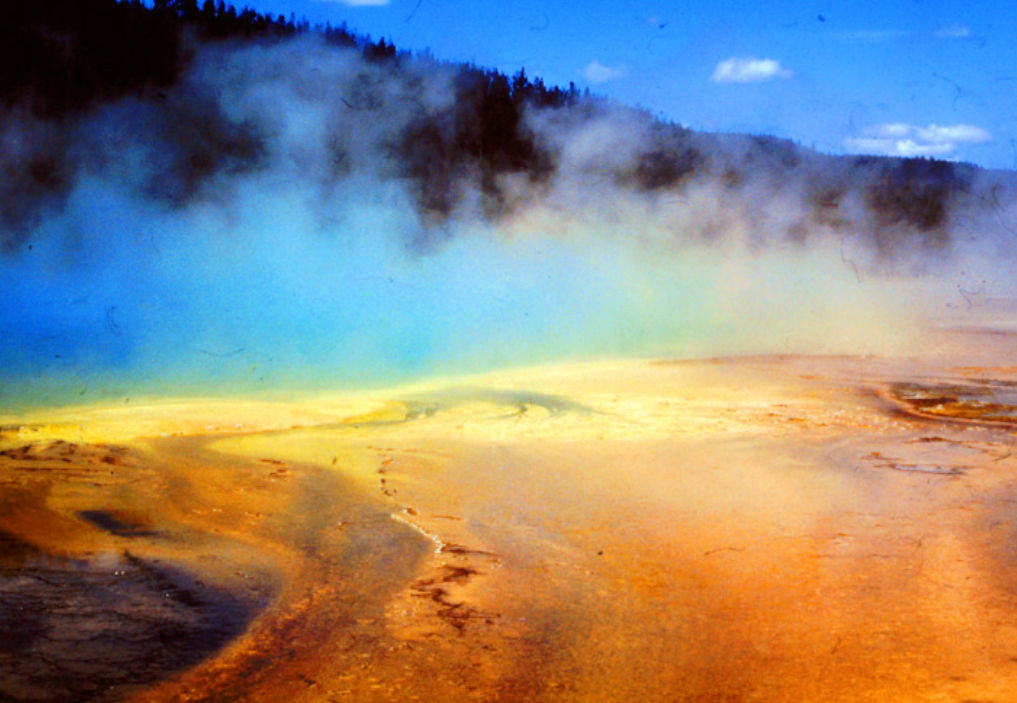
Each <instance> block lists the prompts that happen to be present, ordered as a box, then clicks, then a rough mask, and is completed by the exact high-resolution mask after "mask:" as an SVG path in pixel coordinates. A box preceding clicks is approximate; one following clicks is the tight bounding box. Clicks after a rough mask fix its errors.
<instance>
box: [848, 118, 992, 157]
mask: <svg viewBox="0 0 1017 703" xmlns="http://www.w3.org/2000/svg"><path fill="white" fill-rule="evenodd" d="M991 139H992V135H991V134H989V132H988V131H986V130H984V129H982V128H981V127H976V126H975V125H969V124H957V125H937V124H930V125H928V126H927V127H919V126H917V125H910V124H905V123H903V122H887V123H884V124H879V125H874V126H872V127H867V128H866V129H864V130H863V131H862V133H861V135H860V136H856V137H855V136H852V137H847V138H846V139H845V140H844V145H845V147H847V149H848V150H849V151H853V152H857V153H864V154H882V155H884V156H943V157H949V156H953V155H954V153H955V152H956V151H957V147H958V146H959V145H961V144H978V143H981V142H987V141H990V140H991Z"/></svg>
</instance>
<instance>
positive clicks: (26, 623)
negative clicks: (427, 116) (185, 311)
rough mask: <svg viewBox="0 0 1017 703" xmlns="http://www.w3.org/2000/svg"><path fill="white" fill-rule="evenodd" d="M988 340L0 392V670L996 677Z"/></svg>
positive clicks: (262, 688)
mask: <svg viewBox="0 0 1017 703" xmlns="http://www.w3.org/2000/svg"><path fill="white" fill-rule="evenodd" d="M1014 341H1015V337H1014V335H1013V334H1012V333H1010V332H1007V331H1006V330H1005V329H1000V328H993V329H988V328H978V329H967V330H963V331H957V330H954V331H952V332H948V333H947V332H942V333H939V336H938V337H937V338H936V339H935V340H932V341H930V343H929V345H928V346H927V347H926V348H923V349H917V348H916V356H915V357H914V358H908V359H893V358H886V357H854V356H843V357H808V356H785V357H775V356H774V357H744V358H729V359H704V360H681V361H668V360H631V361H612V362H602V363H589V364H573V365H566V366H557V367H551V368H543V369H532V370H521V371H514V372H505V373H499V374H490V375H485V376H475V377H471V378H468V379H458V380H455V381H449V382H434V383H432V384H429V385H419V386H415V387H407V388H399V389H395V390H393V391H391V392H387V393H373V394H365V395H363V396H352V395H350V396H320V397H315V398H303V399H300V400H293V401H286V402H283V401H278V400H276V401H268V400H236V401H223V400H215V401H208V402H202V401H197V400H159V401H149V402H144V401H139V400H137V399H131V401H130V402H129V403H123V402H122V403H120V404H118V405H116V406H103V407H98V406H93V407H86V408H72V409H60V410H47V411H39V412H37V413H36V414H34V415H31V416H21V417H8V418H5V419H4V422H5V424H4V426H3V434H2V444H0V450H2V451H0V505H2V506H3V508H2V510H0V594H2V597H0V700H4V701H85V700H99V701H112V700H130V701H177V700H188V701H273V702H274V701H291V702H293V703H296V702H297V701H332V702H335V701H412V700H420V701H461V700H486V701H594V700H596V701H609V700H610V701H628V700H633V701H711V702H714V701H889V700H892V701H958V702H960V701H968V702H969V703H970V702H973V701H981V702H987V701H999V702H1002V701H1009V700H1014V698H1015V696H1017V608H1015V606H1017V550H1015V546H1014V545H1015V544H1017V542H1015V539H1017V489H1015V484H1014V480H1013V477H1014V475H1015V474H1017V451H1015V436H1014V431H1015V424H1014V420H1015V407H1017V398H1015V396H1017V345H1015V344H1014ZM945 349H950V350H951V351H950V352H949V353H947V352H945V351H943V350H945Z"/></svg>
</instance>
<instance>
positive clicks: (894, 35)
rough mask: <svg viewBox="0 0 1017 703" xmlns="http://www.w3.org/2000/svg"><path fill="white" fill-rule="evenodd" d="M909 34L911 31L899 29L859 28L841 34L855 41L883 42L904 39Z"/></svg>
mask: <svg viewBox="0 0 1017 703" xmlns="http://www.w3.org/2000/svg"><path fill="white" fill-rule="evenodd" d="M911 34H912V33H911V32H908V31H905V30H901V29H860V30H857V31H854V32H847V33H845V34H843V35H841V36H843V37H845V38H846V39H854V40H856V41H866V42H884V41H894V40H896V39H905V38H907V37H909V36H911Z"/></svg>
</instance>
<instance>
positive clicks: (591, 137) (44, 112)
mask: <svg viewBox="0 0 1017 703" xmlns="http://www.w3.org/2000/svg"><path fill="white" fill-rule="evenodd" d="M4 20H5V21H4V22H3V23H2V24H0V54H2V55H0V61H2V64H0V65H3V66H4V69H3V73H2V75H0V103H2V105H3V110H4V116H3V122H2V132H0V229H2V235H0V236H2V243H3V247H4V248H5V249H6V250H8V251H16V250H18V249H19V248H20V247H21V246H23V244H24V243H25V242H26V241H28V240H29V239H30V237H31V233H32V232H33V230H34V229H36V228H37V227H38V225H39V223H40V221H41V220H42V219H43V218H44V217H45V216H46V214H48V213H54V212H59V210H60V208H61V205H62V202H63V200H64V199H65V198H66V197H67V195H68V193H69V192H70V191H71V190H72V189H73V187H74V185H75V183H76V182H77V181H78V179H79V178H80V177H81V175H82V174H83V173H89V172H90V173H95V172H97V171H101V170H103V169H108V168H109V166H110V163H112V162H116V161H117V159H118V158H119V157H118V153H119V152H118V149H119V150H123V149H124V148H127V146H129V145H137V144H144V145H146V148H149V149H158V152H159V157H158V158H154V157H151V158H150V159H149V161H150V163H148V164H146V165H144V166H142V167H138V166H136V165H135V166H132V167H131V168H133V169H134V170H133V171H131V174H132V175H131V178H130V179H128V180H129V181H130V182H129V183H126V186H127V187H130V188H132V189H134V191H136V193H137V194H138V195H139V196H140V197H144V198H146V199H150V200H154V201H160V202H163V203H165V204H167V205H168V206H169V207H181V206H183V205H185V204H187V203H189V202H192V201H193V200H194V199H195V198H201V197H207V196H208V195H209V191H210V189H211V184H213V183H219V184H221V182H222V180H223V179H225V178H234V177H243V176H244V174H256V173H258V172H261V171H264V170H266V169H276V168H279V167H280V158H281V157H282V155H283V153H282V151H280V149H281V148H282V147H281V143H280V142H279V138H280V134H281V132H280V131H279V130H280V129H281V127H279V125H278V124H275V121H277V120H278V118H277V116H272V115H269V114H268V113H265V112H259V111H247V112H245V110H246V109H247V108H248V107H249V105H250V103H245V102H243V101H240V102H236V103H230V102H229V99H228V98H227V95H226V93H229V94H230V95H231V96H233V97H236V96H237V94H238V91H242V90H244V89H246V88H252V89H253V86H254V85H255V83H256V82H257V81H259V80H263V81H264V86H268V85H271V86H272V87H273V89H279V90H281V91H282V92H281V95H284V96H291V97H294V100H297V101H299V102H300V104H301V109H304V107H306V105H304V104H303V103H304V102H305V101H310V102H313V103H314V104H315V105H316V106H317V108H320V109H321V110H322V111H324V113H326V114H324V116H323V117H322V119H323V125H324V126H323V130H324V134H322V135H320V137H321V138H320V141H318V142H316V147H317V149H318V151H319V157H310V156H305V157H301V158H308V159H311V160H312V161H314V164H315V167H314V168H312V169H306V168H304V169H300V168H298V166H299V165H297V164H294V163H291V164H290V167H292V168H294V169H296V170H298V171H299V172H300V177H302V178H310V179H313V180H314V181H315V182H316V183H318V185H321V186H323V187H324V186H328V187H333V186H335V184H337V183H341V182H343V181H344V179H345V180H349V179H352V178H353V177H354V174H363V173H365V172H367V173H369V174H370V177H371V178H372V179H378V181H380V182H388V183H393V184H396V185H398V186H399V187H400V188H404V189H405V190H406V192H407V193H408V194H409V196H410V197H411V199H412V202H413V203H415V207H416V210H417V214H418V216H419V226H420V232H419V233H418V234H416V235H414V236H413V237H411V239H413V240H414V242H415V243H416V244H417V245H420V246H432V245H435V244H438V243H440V240H441V236H440V235H436V234H434V232H435V231H436V230H439V229H440V228H441V226H442V224H443V223H444V222H447V221H448V220H450V219H456V218H462V217H471V218H472V217H480V218H483V219H486V220H488V221H497V220H499V219H502V218H505V217H510V216H513V215H514V214H516V213H517V212H518V211H519V210H520V209H521V208H525V207H527V206H529V205H533V204H534V203H543V204H545V205H549V206H552V207H553V206H555V203H558V204H559V205H561V204H562V202H563V201H562V200H561V199H562V198H564V199H565V200H568V202H569V205H570V206H571V205H576V204H581V203H586V202H587V198H585V197H584V196H582V195H577V193H583V192H586V193H589V194H590V195H589V198H588V199H589V200H590V201H593V202H596V203H601V204H602V206H603V203H605V202H608V203H609V202H610V201H611V198H613V197H628V196H629V195H632V196H638V197H640V198H643V201H642V202H644V203H651V204H652V203H654V202H659V201H660V200H661V196H668V197H672V196H674V197H672V201H674V198H678V199H679V200H680V199H681V198H682V197H685V196H688V194H689V192H690V189H693V190H694V189H697V188H698V189H700V190H701V189H702V188H704V187H709V188H710V189H711V191H710V192H711V193H712V195H713V196H714V197H715V198H716V199H725V198H726V199H728V200H732V201H734V202H737V203H739V204H740V205H739V207H740V208H741V210H742V211H743V212H748V211H752V210H753V209H754V210H755V214H750V215H749V216H748V224H747V226H748V227H749V228H751V229H753V233H752V237H753V238H755V239H759V240H769V239H774V238H778V239H780V238H788V239H790V240H792V241H803V240H805V239H807V238H808V237H809V236H810V235H811V233H812V232H813V231H815V230H817V229H825V230H827V231H850V232H851V233H853V234H859V236H864V237H868V238H870V239H871V242H872V243H873V244H874V247H875V250H876V251H877V253H878V254H879V255H892V254H894V252H896V251H897V250H898V249H899V248H900V247H901V245H902V244H905V245H907V246H908V247H915V246H917V247H921V248H930V247H931V248H943V247H945V246H947V245H948V244H949V241H950V237H951V225H955V224H956V223H957V221H958V218H966V217H969V216H970V213H971V212H973V211H975V210H978V209H979V208H986V207H987V208H996V209H997V210H998V209H999V208H1004V209H1005V205H1006V203H1009V202H1011V201H1012V200H1013V194H1014V179H1013V177H1012V174H1009V173H988V172H986V171H983V170H981V169H978V168H976V167H974V166H970V165H966V164H956V163H951V162H944V161H936V160H930V159H896V158H882V157H864V156H863V157H833V156H826V155H821V154H818V153H816V152H814V151H812V150H809V149H806V148H803V147H801V146H798V145H796V144H794V143H792V142H790V141H786V140H782V139H776V138H773V137H766V136H753V135H713V134H705V133H697V132H693V131H691V130H688V129H685V128H683V127H680V126H678V125H676V124H672V123H668V122H666V121H663V120H661V119H658V118H656V117H655V116H652V115H649V114H648V113H646V112H645V111H641V110H638V109H636V108H630V107H624V106H620V105H617V104H614V103H611V102H609V101H606V100H604V99H601V98H598V97H596V96H590V95H589V94H588V93H580V92H579V91H577V89H576V87H575V86H574V85H570V86H568V87H567V88H560V87H553V86H546V85H544V84H543V82H542V81H541V80H540V79H531V78H529V77H528V76H527V75H526V73H525V71H520V72H519V73H518V74H516V75H514V76H508V75H505V74H503V73H501V72H499V71H496V70H491V69H484V68H481V67H477V66H473V65H452V64H448V63H445V62H441V61H439V60H436V59H434V58H433V57H431V56H430V55H426V54H425V55H418V56H414V55H413V54H411V53H410V52H407V51H403V50H400V49H397V48H396V47H395V46H393V45H392V44H391V43H389V42H386V41H385V39H378V40H376V41H375V40H372V39H371V38H369V37H365V36H361V35H358V34H356V33H354V32H352V31H350V30H349V29H347V28H346V27H345V26H340V27H332V26H316V27H312V26H310V25H309V24H308V23H307V22H306V21H305V20H302V19H298V18H295V17H292V16H291V17H288V18H287V17H283V16H276V17H273V16H267V15H263V14H261V13H259V12H257V11H254V10H251V9H246V8H245V9H240V10H238V9H236V8H235V7H233V6H232V5H228V4H225V3H224V2H223V1H222V0H216V1H214V2H213V0H204V2H202V3H199V2H198V0H156V2H155V3H154V6H151V7H149V6H146V5H145V4H142V3H141V2H140V1H139V0H119V1H118V0H44V1H39V0H10V1H9V2H7V3H6V4H5V18H4ZM254 51H260V52H268V53H263V54H262V56H263V57H265V56H271V57H272V58H271V59H268V60H267V65H273V66H277V67H278V68H279V70H280V71H282V72H283V73H284V74H285V75H273V76H270V77H265V76H262V77H259V76H258V75H254V74H256V72H248V74H247V75H239V76H234V77H233V78H232V79H231V80H233V81H234V82H233V83H226V82H223V72H224V71H227V70H230V66H231V65H232V64H231V62H233V64H236V63H237V62H242V61H243V60H244V59H242V58H240V57H243V56H248V55H250V53H251V52H254ZM321 52H329V53H328V56H331V57H332V59H331V60H332V61H333V63H332V64H329V66H330V67H329V68H328V71H327V72H328V75H327V76H325V73H326V70H325V69H323V68H322V65H321V64H320V57H321V56H322V53H321ZM234 69H235V66H234ZM237 81H239V83H240V85H239V86H238V85H237ZM280 86H282V87H280ZM127 105H132V106H133V107H131V108H130V109H128V108H127V107H125V106H127ZM287 105H288V103H286V102H285V101H281V102H279V103H277V105H276V110H278V111H285V110H286V109H287ZM293 105H294V107H295V106H296V105H297V102H294V103H293ZM111 124H115V125H116V126H115V128H112V129H113V132H115V134H112V133H106V132H104V130H108V129H111V128H110V127H109V125H111ZM114 137H115V138H114ZM287 153H289V152H287ZM287 158H288V157H287ZM351 182H352V181H351ZM372 182H373V181H372ZM605 196H606V198H605ZM775 199H779V200H780V201H781V203H782V205H781V207H780V208H779V210H780V212H777V211H776V209H775V208H772V207H768V205H767V204H768V203H773V202H775V201H776V200H775ZM789 202H790V203H792V204H793V207H792V206H790V205H788V203H789ZM753 204H755V205H757V206H758V207H754V206H753ZM1002 217H1003V219H1004V220H1005V218H1006V216H1005V213H1004V216H1002ZM715 219H716V218H715ZM996 219H997V220H999V219H1000V218H999V217H997V218H996ZM721 220H722V218H721ZM696 226H697V227H698V228H699V231H696V232H683V233H681V234H680V236H705V237H709V236H714V235H715V234H716V230H717V229H718V228H722V227H723V226H724V223H723V221H712V222H706V223H705V224H704V223H697V225H696ZM1003 229H1004V230H1005V232H1009V226H1008V225H1007V226H1005V227H1004V228H1003ZM676 236H679V235H676Z"/></svg>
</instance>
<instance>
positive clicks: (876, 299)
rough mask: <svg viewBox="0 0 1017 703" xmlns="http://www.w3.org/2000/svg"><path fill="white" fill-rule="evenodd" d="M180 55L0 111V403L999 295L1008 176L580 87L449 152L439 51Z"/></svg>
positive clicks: (693, 334)
mask: <svg viewBox="0 0 1017 703" xmlns="http://www.w3.org/2000/svg"><path fill="white" fill-rule="evenodd" d="M193 49H194V52H195V53H194V56H193V58H192V60H191V61H190V63H189V67H188V68H187V69H186V71H185V72H184V73H183V74H182V76H181V78H180V79H179V80H178V81H177V82H176V83H174V84H173V85H171V86H169V87H167V88H166V89H164V90H158V91H157V90H152V91H149V92H147V93H145V94H143V95H141V96H129V97H125V98H120V99H117V100H114V101H107V102H101V103H94V104H92V105H91V106H90V107H89V108H88V109H87V110H84V111H82V112H79V113H74V114H73V115H71V116H68V115H64V116H62V117H52V118H41V117H38V116H32V115H31V113H30V112H29V111H28V110H26V109H23V108H22V107H19V106H12V107H10V108H9V109H8V110H7V111H6V114H5V115H4V117H3V120H2V122H0V129H2V132H0V148H2V153H0V158H2V160H3V167H4V173H5V176H4V178H5V185H4V187H3V191H2V193H0V198H2V201H0V202H2V205H3V214H4V217H3V218H2V222H3V232H2V235H3V237H2V242H3V252H4V253H3V255H2V256H0V276H2V280H3V282H4V283H3V294H2V295H0V334H2V337H3V341H2V343H0V383H2V385H0V392H2V396H0V403H2V405H3V406H4V407H17V406H20V405H31V404H36V403H48V402H66V401H68V400H92V399H96V398H108V397H121V396H131V395H134V394H148V393H166V392H173V393H192V392H199V391H200V392H203V393H209V392H219V391H223V390H239V391H248V390H258V389H263V388H264V389H271V390H279V389H287V388H294V387H297V388H321V387H336V388H342V387H351V386H363V385H374V384H380V383H389V382H392V381H399V380H406V379H411V378H416V377H420V376H424V375H430V374H445V373H453V372H460V371H474V370H482V369H488V368H492V367H497V366H507V365H514V364H527V363H534V362H545V361H554V360H559V359H568V358H580V357H583V358H585V357H592V356H604V355H665V354H666V355H702V354H717V353H742V352H877V353H878V352H887V351H901V350H906V349H908V347H909V345H911V344H912V343H913V340H914V336H913V335H914V333H915V331H916V330H917V329H918V328H919V327H920V326H922V325H925V324H927V323H929V322H930V321H933V322H940V323H941V322H943V321H944V320H952V321H962V320H964V319H965V316H966V315H970V314H973V313H971V311H972V310H975V309H976V308H979V309H984V308H986V306H991V305H993V304H996V303H998V302H999V301H1002V300H1007V299H1012V298H1014V297H1015V295H1017V291H1015V288H1014V286H1015V284H1014V283H1013V277H1012V275H1011V271H1012V270H1013V263H1014V261H1013V258H1012V254H1013V235H1014V232H1015V231H1017V205H1015V204H1014V196H1015V193H1017V181H1015V179H1014V177H1013V174H1009V173H991V172H985V171H981V170H979V169H975V168H974V167H968V166H963V165H951V164H938V165H936V164H933V163H932V162H891V161H889V160H886V161H883V160H865V159H848V158H834V157H826V156H821V155H818V154H815V153H812V152H809V151H808V150H804V149H801V148H798V147H795V146H794V145H791V144H789V143H784V142H778V141H776V140H769V139H760V138H750V137H746V136H738V135H703V134H695V133H691V132H688V131H686V130H682V129H680V128H677V127H674V126H669V125H664V124H662V123H660V122H659V121H657V120H656V119H655V118H653V117H651V116H649V115H647V114H645V113H643V112H640V111H638V110H635V109H632V108H628V107H623V106H619V105H614V104H610V103H607V102H604V101H601V100H596V99H582V98H576V99H575V100H573V101H571V102H570V103H569V104H567V105H561V106H554V107H541V106H539V105H538V104H536V103H534V102H529V103H526V104H524V106H523V108H522V113H521V114H522V116H521V123H520V124H519V125H518V126H517V127H513V129H517V130H518V132H519V133H520V134H524V135H526V137H527V139H528V140H529V142H528V143H529V144H531V145H532V146H533V148H534V149H535V150H536V152H535V153H537V156H534V155H533V154H529V155H525V158H523V162H525V163H523V162H520V164H514V163H512V162H506V163H504V164H500V165H499V164H497V163H496V164H495V167H493V168H489V167H485V166H484V165H483V164H481V163H480V162H478V161H473V160H470V159H467V158H458V157H456V156H455V154H453V155H452V156H450V155H449V154H450V152H452V151H454V150H455V149H457V148H460V147H461V145H457V143H456V142H455V135H457V134H461V132H462V129H461V127H462V125H461V119H462V115H461V113H460V112H457V104H458V103H457V99H460V98H461V97H462V94H463V88H462V85H461V76H460V68H459V67H456V66H449V65H445V64H439V63H436V62H433V61H429V60H425V59H410V58H408V57H406V58H402V59H400V60H398V61H395V60H388V61H366V60H364V58H363V56H362V52H360V51H358V50H356V49H353V48H341V47H336V46H328V45H326V44H325V42H324V41H322V40H321V39H320V38H319V37H313V36H304V37H300V38H296V39H292V40H289V41H285V42H277V43H271V44H246V45H235V44H231V43H219V44H197V43H196V44H195V45H194V48H193ZM457 120H458V121H459V122H457ZM534 164H537V165H534ZM909 164H910V165H909ZM909 169H910V170H909ZM915 203H918V204H917V205H916V204H915Z"/></svg>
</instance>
